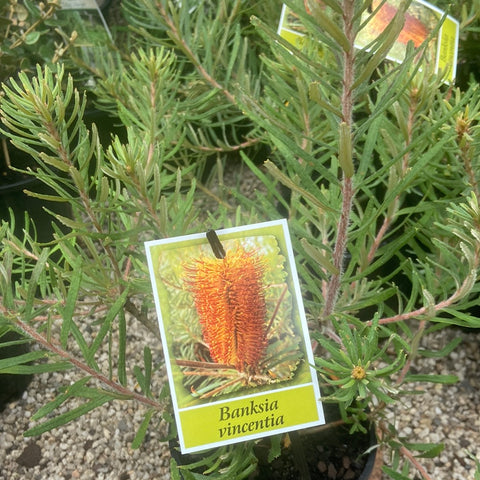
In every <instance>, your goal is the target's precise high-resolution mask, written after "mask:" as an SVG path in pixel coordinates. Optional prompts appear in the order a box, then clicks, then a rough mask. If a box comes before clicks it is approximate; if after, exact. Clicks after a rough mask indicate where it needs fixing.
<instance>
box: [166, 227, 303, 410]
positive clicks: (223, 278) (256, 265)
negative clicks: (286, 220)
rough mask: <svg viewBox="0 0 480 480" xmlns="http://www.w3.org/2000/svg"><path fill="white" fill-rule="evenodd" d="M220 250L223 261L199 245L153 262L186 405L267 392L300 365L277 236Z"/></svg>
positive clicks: (295, 325)
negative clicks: (253, 390)
mask: <svg viewBox="0 0 480 480" xmlns="http://www.w3.org/2000/svg"><path fill="white" fill-rule="evenodd" d="M222 246H223V248H224V250H225V256H224V258H217V257H216V256H215V255H214V252H213V251H212V248H211V247H210V245H209V244H208V243H207V244H205V243H203V244H201V245H194V246H186V247H184V248H176V249H171V250H166V251H163V252H161V254H160V256H159V259H158V264H157V265H158V272H157V273H158V275H159V279H160V281H161V283H162V284H163V285H164V287H165V290H164V294H165V300H168V305H169V310H170V314H169V317H170V322H169V323H168V326H167V328H168V333H169V335H170V337H171V342H170V343H171V347H170V348H171V362H172V370H174V371H175V372H177V374H176V375H175V383H176V385H177V387H178V386H179V385H181V387H182V388H183V390H184V391H185V392H187V393H188V395H187V396H185V395H183V400H184V402H187V403H188V397H190V401H191V399H193V398H195V399H200V400H207V399H211V398H218V397H219V396H224V395H227V394H234V393H236V394H238V393H239V392H241V391H245V390H248V389H250V388H262V387H267V386H268V388H270V389H271V388H272V386H274V385H275V384H280V383H282V382H286V381H289V380H292V379H294V377H295V375H296V372H297V369H298V367H299V365H300V363H301V362H305V350H304V346H303V337H302V334H301V331H300V327H299V322H298V318H297V311H296V308H295V307H294V295H292V292H291V287H289V282H288V272H287V270H286V268H285V263H286V259H285V257H284V256H283V255H282V254H281V251H280V248H279V246H278V242H277V239H276V238H275V236H273V235H261V236H253V237H245V238H240V239H238V238H235V239H230V240H225V241H222ZM164 303H165V302H164ZM173 364H174V365H173ZM173 367H176V368H173ZM177 389H178V388H177ZM181 400H182V395H180V398H179V402H181Z"/></svg>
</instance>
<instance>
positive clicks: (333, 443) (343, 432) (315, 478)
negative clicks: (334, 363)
mask: <svg viewBox="0 0 480 480" xmlns="http://www.w3.org/2000/svg"><path fill="white" fill-rule="evenodd" d="M324 410H325V417H326V420H327V424H326V425H323V426H321V427H315V428H310V429H304V430H299V431H296V432H293V433H290V435H289V438H290V439H291V443H290V444H289V445H288V446H285V445H284V446H283V447H282V453H281V455H280V456H279V457H278V458H276V459H275V460H274V461H272V462H270V463H269V462H268V461H267V457H268V452H269V450H270V438H269V437H266V438H265V439H263V440H261V441H259V442H258V443H257V445H256V446H255V448H254V450H255V454H256V456H257V458H258V468H257V469H256V471H255V472H254V473H253V474H252V475H251V476H250V477H249V480H299V479H302V480H304V479H308V478H309V479H310V480H331V479H332V478H335V479H339V480H342V479H343V480H369V479H370V477H371V475H372V473H373V469H374V465H375V460H376V455H377V449H376V448H372V450H371V451H370V450H369V449H370V448H371V447H374V446H375V445H376V443H377V439H376V435H375V428H374V426H373V425H372V426H370V427H369V428H368V433H366V434H363V433H355V434H353V435H352V434H350V433H349V431H348V430H349V426H348V425H345V424H342V423H341V422H339V420H340V414H339V411H338V407H337V405H335V404H324ZM294 442H295V444H294ZM169 446H170V453H171V455H172V457H173V458H174V459H175V461H176V462H177V464H178V465H180V466H181V465H189V464H192V463H194V462H196V461H199V460H200V459H201V458H202V455H201V454H188V455H182V454H181V453H180V450H179V446H178V441H176V440H173V441H170V443H169ZM365 452H367V453H365ZM302 457H303V458H302ZM299 463H303V467H302V466H300V465H299ZM305 468H306V469H307V470H308V476H307V475H306V473H305ZM302 470H303V474H302ZM195 473H202V472H201V470H195ZM180 476H181V477H182V474H181V472H180Z"/></svg>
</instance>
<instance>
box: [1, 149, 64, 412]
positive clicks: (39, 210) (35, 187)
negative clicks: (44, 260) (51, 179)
mask: <svg viewBox="0 0 480 480" xmlns="http://www.w3.org/2000/svg"><path fill="white" fill-rule="evenodd" d="M9 155H10V162H11V163H13V164H14V165H16V166H17V167H19V168H27V167H28V166H29V165H30V166H31V165H33V161H32V160H31V159H30V158H29V156H28V155H26V154H23V152H20V151H18V150H16V149H13V148H9ZM7 165H8V162H7V161H6V159H5V157H4V156H3V152H2V153H0V223H1V221H5V222H7V223H9V222H10V221H11V216H10V210H12V211H13V216H14V220H15V229H14V233H15V235H16V236H17V237H19V238H22V236H23V230H24V229H25V212H28V214H29V217H30V218H31V219H32V221H33V223H34V224H35V231H36V238H37V241H38V242H40V243H46V242H49V241H51V240H53V235H54V229H53V226H52V223H53V222H55V219H54V218H53V217H52V215H50V214H49V213H48V212H46V211H45V208H47V209H49V210H51V211H53V212H55V213H58V214H60V215H63V216H66V217H71V210H70V207H69V205H68V204H66V203H59V202H47V201H42V200H39V199H38V198H35V197H31V196H28V195H27V194H26V193H25V192H24V190H31V191H35V192H39V193H44V194H51V193H52V192H51V190H50V189H49V188H48V187H47V186H46V185H44V184H42V183H41V182H40V181H39V180H38V179H36V178H35V177H34V176H30V175H26V174H22V173H19V172H16V171H14V170H11V169H9V168H8V166H7ZM57 224H58V223H57ZM58 225H59V226H60V229H62V226H61V225H60V224H58ZM18 278H19V277H18ZM16 280H17V277H16V276H15V275H12V279H11V281H12V283H13V282H15V281H16ZM23 340H25V339H24V338H23V337H22V336H21V335H20V334H19V333H17V332H14V331H8V332H6V333H5V332H4V331H0V358H11V357H15V356H18V355H22V354H25V353H27V352H28V351H29V348H28V343H27V342H23ZM10 342H18V343H17V344H13V345H9V346H7V347H2V344H5V343H10ZM31 379H32V375H23V374H22V375H20V374H18V375H14V374H0V411H2V410H3V409H4V408H5V406H6V404H7V403H9V402H12V401H14V400H16V399H18V398H19V397H21V395H22V394H23V392H24V391H25V390H26V388H27V387H28V385H29V383H30V381H31Z"/></svg>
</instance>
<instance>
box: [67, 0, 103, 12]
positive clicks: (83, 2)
mask: <svg viewBox="0 0 480 480" xmlns="http://www.w3.org/2000/svg"><path fill="white" fill-rule="evenodd" d="M60 6H61V8H62V9H63V10H83V9H85V10H96V9H97V8H98V5H97V1H96V0H61V1H60Z"/></svg>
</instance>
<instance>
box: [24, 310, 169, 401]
mask: <svg viewBox="0 0 480 480" xmlns="http://www.w3.org/2000/svg"><path fill="white" fill-rule="evenodd" d="M15 322H16V324H17V325H18V326H19V327H20V328H21V329H22V330H23V331H24V332H25V333H26V334H27V335H29V336H30V337H32V338H33V339H34V340H35V341H36V342H37V343H39V344H40V345H42V346H43V347H45V348H46V349H47V350H49V351H50V352H52V353H54V354H56V355H58V356H60V357H62V358H64V359H65V360H67V361H68V362H70V363H71V364H72V365H74V366H75V367H77V368H78V369H79V370H81V371H83V372H84V373H86V374H88V375H90V376H92V377H93V378H95V379H96V380H98V381H99V382H101V383H103V384H104V385H107V386H108V387H109V388H111V389H112V390H114V391H115V392H117V393H119V394H121V395H125V396H127V397H130V398H133V399H135V400H137V401H138V402H140V403H143V404H144V405H147V406H148V407H153V408H156V409H157V410H160V409H161V408H162V405H161V404H160V403H159V402H156V401H155V400H152V399H150V398H147V397H145V396H144V395H141V394H139V393H137V392H134V391H132V390H129V389H128V388H126V387H123V386H122V385H119V384H118V383H116V382H114V381H113V380H111V379H110V378H108V377H106V376H105V375H103V374H102V373H100V372H97V371H96V370H94V369H93V368H92V367H90V366H88V365H87V364H86V363H83V362H82V361H80V360H79V359H78V358H76V357H74V356H73V355H71V354H70V353H68V352H66V351H65V350H63V349H62V348H60V347H59V346H57V345H54V344H53V343H52V342H50V341H48V340H47V339H46V338H45V337H44V336H43V335H41V334H40V333H39V332H37V331H36V330H35V328H33V327H31V326H30V325H28V324H27V323H25V322H23V321H22V320H20V319H19V318H16V320H15Z"/></svg>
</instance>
